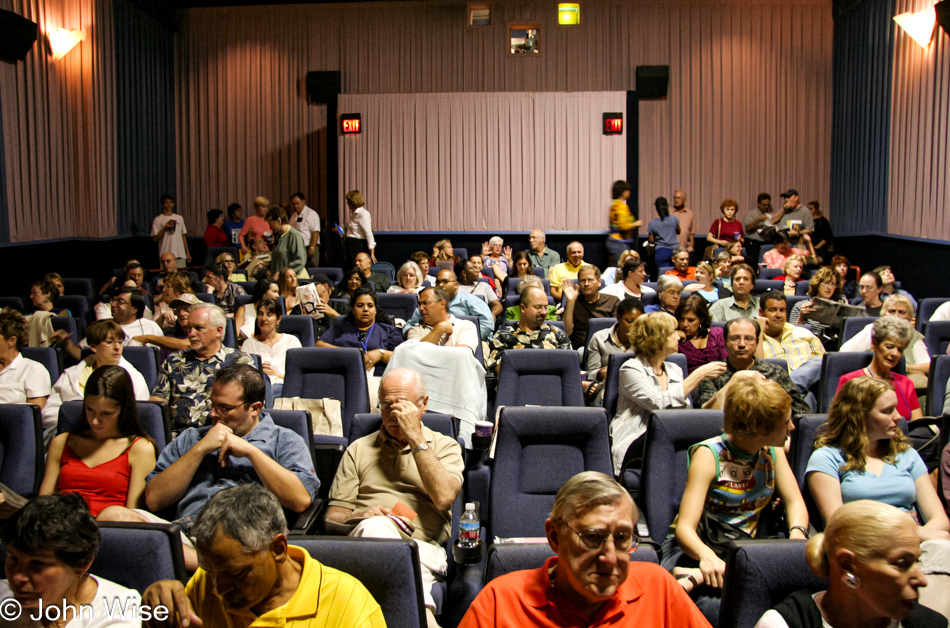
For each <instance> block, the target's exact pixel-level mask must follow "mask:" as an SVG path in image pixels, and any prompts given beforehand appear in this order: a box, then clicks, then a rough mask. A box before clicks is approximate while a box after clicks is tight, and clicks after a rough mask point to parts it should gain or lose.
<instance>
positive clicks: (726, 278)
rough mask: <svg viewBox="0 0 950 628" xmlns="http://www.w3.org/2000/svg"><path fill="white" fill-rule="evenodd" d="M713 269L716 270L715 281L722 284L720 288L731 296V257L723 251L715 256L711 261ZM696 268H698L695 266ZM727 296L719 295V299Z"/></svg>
mask: <svg viewBox="0 0 950 628" xmlns="http://www.w3.org/2000/svg"><path fill="white" fill-rule="evenodd" d="M712 265H713V268H715V269H716V279H718V280H719V281H720V282H721V283H722V287H723V288H725V289H726V290H728V291H729V294H730V295H731V294H732V256H731V255H729V254H728V253H726V252H725V251H723V252H722V253H719V254H718V255H716V257H715V258H713V261H712ZM697 268H699V267H698V266H697ZM727 296H729V295H725V294H723V295H720V297H719V298H720V299H723V298H725V297H727Z"/></svg>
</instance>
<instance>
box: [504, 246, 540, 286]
mask: <svg viewBox="0 0 950 628" xmlns="http://www.w3.org/2000/svg"><path fill="white" fill-rule="evenodd" d="M533 274H534V273H533V272H532V269H531V257H530V256H529V255H528V252H527V251H518V252H517V253H515V254H514V255H513V256H512V257H511V272H510V273H508V277H507V278H506V279H505V283H504V289H503V290H502V293H503V294H506V295H507V294H508V293H509V292H511V284H512V283H517V282H514V281H513V280H521V279H524V278H525V277H527V276H528V275H533Z"/></svg>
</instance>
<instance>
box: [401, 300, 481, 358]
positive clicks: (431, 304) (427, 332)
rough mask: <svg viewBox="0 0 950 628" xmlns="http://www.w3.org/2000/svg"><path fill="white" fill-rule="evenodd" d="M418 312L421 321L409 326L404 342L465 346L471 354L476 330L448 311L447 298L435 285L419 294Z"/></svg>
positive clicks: (475, 346) (474, 346) (474, 343)
mask: <svg viewBox="0 0 950 628" xmlns="http://www.w3.org/2000/svg"><path fill="white" fill-rule="evenodd" d="M419 313H420V315H421V317H422V322H421V323H420V324H418V325H416V326H415V327H410V328H409V330H408V331H407V332H406V339H407V340H419V341H420V342H428V343H431V344H434V345H438V346H440V347H468V348H469V349H471V350H472V353H474V352H475V349H476V348H477V347H478V343H479V342H481V341H480V340H479V338H478V330H477V329H476V328H475V325H474V324H473V323H472V322H471V321H466V320H462V319H459V318H456V317H455V316H454V315H452V313H450V312H449V295H448V294H447V293H446V292H445V290H444V289H442V288H440V287H438V286H436V287H433V288H424V289H423V290H422V292H420V293H419Z"/></svg>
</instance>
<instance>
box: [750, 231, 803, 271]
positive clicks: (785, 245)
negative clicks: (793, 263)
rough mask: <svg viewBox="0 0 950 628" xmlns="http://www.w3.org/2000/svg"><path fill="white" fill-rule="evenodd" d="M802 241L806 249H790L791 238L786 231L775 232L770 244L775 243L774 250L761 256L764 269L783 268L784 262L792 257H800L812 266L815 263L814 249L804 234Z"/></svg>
mask: <svg viewBox="0 0 950 628" xmlns="http://www.w3.org/2000/svg"><path fill="white" fill-rule="evenodd" d="M802 240H803V241H804V243H805V246H806V247H807V248H804V249H803V248H798V247H792V245H791V238H790V236H789V235H788V232H786V231H776V232H775V235H774V236H772V242H774V243H775V248H774V249H771V250H769V251H766V252H765V253H764V254H763V255H762V261H764V262H765V267H766V268H784V267H785V262H786V261H788V258H789V257H791V256H792V255H801V256H802V258H804V259H805V261H806V262H810V263H812V264H814V263H815V249H814V247H813V246H812V243H811V238H810V237H809V236H808V234H807V233H806V234H805V235H804V236H802Z"/></svg>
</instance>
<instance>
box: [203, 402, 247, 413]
mask: <svg viewBox="0 0 950 628" xmlns="http://www.w3.org/2000/svg"><path fill="white" fill-rule="evenodd" d="M247 404H248V402H247V401H245V402H244V403H239V404H238V405H236V406H225V405H222V404H220V403H212V404H211V409H212V410H213V411H214V413H215V414H217V415H218V416H224V415H227V414H231V413H232V412H234V411H235V410H237V409H238V408H240V407H243V406H246V405H247Z"/></svg>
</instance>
